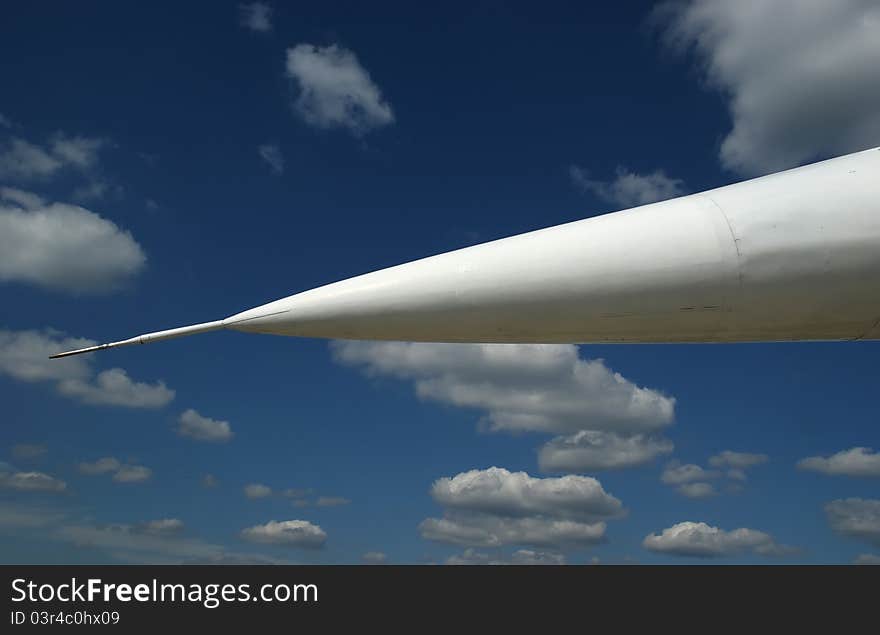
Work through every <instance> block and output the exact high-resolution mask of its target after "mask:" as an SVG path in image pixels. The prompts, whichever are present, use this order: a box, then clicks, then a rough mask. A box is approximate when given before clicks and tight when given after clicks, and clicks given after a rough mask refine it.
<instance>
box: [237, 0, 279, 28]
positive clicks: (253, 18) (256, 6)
mask: <svg viewBox="0 0 880 635" xmlns="http://www.w3.org/2000/svg"><path fill="white" fill-rule="evenodd" d="M238 10H239V21H240V24H241V25H242V26H243V27H245V28H247V29H250V30H251V31H257V32H258V33H266V32H268V31H271V30H272V13H273V11H272V7H271V6H269V5H268V4H266V3H265V2H250V3H247V4H240V5H238Z"/></svg>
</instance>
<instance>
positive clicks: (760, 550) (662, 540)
mask: <svg viewBox="0 0 880 635" xmlns="http://www.w3.org/2000/svg"><path fill="white" fill-rule="evenodd" d="M642 546H644V547H645V549H648V550H649V551H655V552H658V553H666V554H669V555H673V556H691V557H696V558H719V557H724V556H734V555H738V554H742V553H756V554H759V555H763V556H781V555H787V554H790V553H792V552H793V551H794V550H793V549H792V548H791V547H787V546H785V545H780V544H778V543H776V541H774V540H773V537H772V536H771V535H770V534H767V533H765V532H763V531H757V530H755V529H747V528H744V527H743V528H740V529H734V530H732V531H724V530H723V529H719V528H718V527H712V526H710V525H707V524H706V523H695V522H682V523H678V524H676V525H673V526H672V527H669V528H667V529H664V530H663V532H662V533H660V534H650V535H648V536H646V537H645V540H644V541H643V543H642Z"/></svg>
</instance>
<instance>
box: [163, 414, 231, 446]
mask: <svg viewBox="0 0 880 635" xmlns="http://www.w3.org/2000/svg"><path fill="white" fill-rule="evenodd" d="M177 434H179V435H180V436H182V437H189V438H190V439H195V440H196V441H207V442H210V443H226V442H227V441H229V440H230V439H232V437H233V432H232V427H231V426H230V425H229V422H228V421H218V420H216V419H211V418H209V417H203V416H202V415H200V414H199V413H198V412H196V411H195V410H193V409H192V408H189V409H188V410H186V411H184V412H183V413H182V414H181V415H180V417H179V418H178V426H177Z"/></svg>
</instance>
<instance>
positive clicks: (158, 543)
mask: <svg viewBox="0 0 880 635" xmlns="http://www.w3.org/2000/svg"><path fill="white" fill-rule="evenodd" d="M182 530H183V523H182V522H181V521H180V520H178V519H174V518H165V519H160V520H152V521H147V522H143V523H136V524H125V523H118V524H109V525H94V524H89V523H70V524H65V525H62V526H60V527H58V528H57V530H56V531H55V532H54V534H53V537H54V538H55V539H57V540H60V541H62V542H69V543H72V544H74V545H76V546H77V547H80V548H91V549H98V550H100V551H104V552H107V553H108V554H109V555H110V556H112V557H113V558H115V559H117V560H121V561H124V562H139V563H148V564H174V563H181V562H189V561H192V560H194V559H197V560H213V559H216V558H221V557H223V556H224V555H226V550H225V549H224V548H223V547H222V546H220V545H214V544H210V543H206V542H204V541H202V540H199V539H197V538H190V537H187V536H185V535H182V534H183V531H182Z"/></svg>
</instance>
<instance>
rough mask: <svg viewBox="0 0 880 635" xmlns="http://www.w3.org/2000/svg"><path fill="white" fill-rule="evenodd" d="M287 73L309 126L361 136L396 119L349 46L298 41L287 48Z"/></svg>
mask: <svg viewBox="0 0 880 635" xmlns="http://www.w3.org/2000/svg"><path fill="white" fill-rule="evenodd" d="M287 76H288V77H289V78H290V79H292V80H294V81H295V82H296V84H297V87H298V92H299V95H298V97H297V99H296V102H295V104H294V108H295V110H296V112H297V114H298V115H299V116H300V117H301V118H302V119H303V121H305V122H306V123H308V124H309V125H312V126H315V127H317V128H338V127H342V128H347V129H349V130H350V131H351V132H352V133H354V134H356V135H361V134H363V133H365V132H367V131H369V130H371V129H374V128H378V127H380V126H386V125H388V124H391V123H393V122H394V112H393V111H392V109H391V105H390V104H389V103H388V102H387V101H386V100H385V99H384V98H383V97H382V93H381V91H380V90H379V87H378V86H377V85H376V84H375V83H374V82H373V80H372V79H371V78H370V75H369V73H367V71H366V69H364V67H363V66H361V64H360V62H359V61H358V59H357V57H356V56H355V54H354V53H353V52H352V51H349V50H348V49H345V48H343V47H341V46H338V45H336V44H332V45H330V46H325V47H321V46H314V45H312V44H297V45H296V46H295V47H293V48H291V49H288V50H287Z"/></svg>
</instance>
